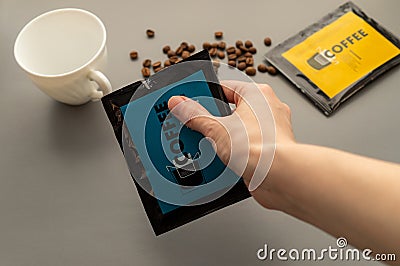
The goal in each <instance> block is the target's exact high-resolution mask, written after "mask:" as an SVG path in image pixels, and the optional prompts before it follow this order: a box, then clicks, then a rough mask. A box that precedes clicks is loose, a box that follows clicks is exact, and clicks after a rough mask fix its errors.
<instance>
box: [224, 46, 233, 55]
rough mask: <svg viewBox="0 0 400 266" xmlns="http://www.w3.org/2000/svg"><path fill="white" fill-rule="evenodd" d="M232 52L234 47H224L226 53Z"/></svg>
mask: <svg viewBox="0 0 400 266" xmlns="http://www.w3.org/2000/svg"><path fill="white" fill-rule="evenodd" d="M234 52H235V47H233V46H229V47H228V48H226V53H227V54H233V53H234Z"/></svg>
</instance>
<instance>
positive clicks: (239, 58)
mask: <svg viewBox="0 0 400 266" xmlns="http://www.w3.org/2000/svg"><path fill="white" fill-rule="evenodd" d="M237 60H238V62H239V63H240V62H245V61H246V57H245V56H244V55H241V56H239V57H238V59H237Z"/></svg>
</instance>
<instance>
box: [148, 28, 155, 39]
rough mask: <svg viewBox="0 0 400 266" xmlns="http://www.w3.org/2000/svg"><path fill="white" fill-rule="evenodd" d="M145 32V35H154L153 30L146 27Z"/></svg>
mask: <svg viewBox="0 0 400 266" xmlns="http://www.w3.org/2000/svg"><path fill="white" fill-rule="evenodd" d="M146 34H147V37H149V38H153V37H154V35H155V32H154V30H151V29H148V30H146Z"/></svg>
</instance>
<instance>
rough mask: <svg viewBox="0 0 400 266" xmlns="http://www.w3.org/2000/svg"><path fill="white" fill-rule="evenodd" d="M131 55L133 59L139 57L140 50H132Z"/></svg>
mask: <svg viewBox="0 0 400 266" xmlns="http://www.w3.org/2000/svg"><path fill="white" fill-rule="evenodd" d="M129 56H130V57H131V59H132V60H135V59H137V58H138V52H137V51H132V52H130V54H129Z"/></svg>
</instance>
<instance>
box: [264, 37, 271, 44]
mask: <svg viewBox="0 0 400 266" xmlns="http://www.w3.org/2000/svg"><path fill="white" fill-rule="evenodd" d="M271 43H272V41H271V38H270V37H266V38H265V39H264V44H265V45H266V46H271Z"/></svg>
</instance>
